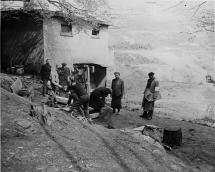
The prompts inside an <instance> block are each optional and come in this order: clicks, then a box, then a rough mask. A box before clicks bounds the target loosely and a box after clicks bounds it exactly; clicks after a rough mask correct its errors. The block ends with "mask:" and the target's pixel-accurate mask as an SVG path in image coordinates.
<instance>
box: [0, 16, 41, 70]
mask: <svg viewBox="0 0 215 172" xmlns="http://www.w3.org/2000/svg"><path fill="white" fill-rule="evenodd" d="M15 17H18V18H15ZM43 58H44V51H43V31H42V22H35V21H34V20H33V19H32V18H31V17H30V16H27V15H26V14H25V15H23V14H19V15H18V16H14V18H13V19H10V20H7V21H6V20H2V28H1V67H2V68H3V69H6V68H7V67H10V66H14V65H24V66H25V71H26V72H28V73H39V71H40V68H41V64H42V63H43Z"/></svg>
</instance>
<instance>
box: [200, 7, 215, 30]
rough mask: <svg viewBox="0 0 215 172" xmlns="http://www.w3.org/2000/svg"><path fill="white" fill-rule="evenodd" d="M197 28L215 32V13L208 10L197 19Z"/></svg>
mask: <svg viewBox="0 0 215 172" xmlns="http://www.w3.org/2000/svg"><path fill="white" fill-rule="evenodd" d="M197 27H198V28H200V29H202V30H204V31H208V32H215V11H214V10H207V11H205V12H203V13H202V15H201V16H200V17H198V19H197Z"/></svg>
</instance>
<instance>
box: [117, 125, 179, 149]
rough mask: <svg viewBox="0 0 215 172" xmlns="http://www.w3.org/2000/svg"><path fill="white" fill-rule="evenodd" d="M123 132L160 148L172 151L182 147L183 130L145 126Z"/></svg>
mask: <svg viewBox="0 0 215 172" xmlns="http://www.w3.org/2000/svg"><path fill="white" fill-rule="evenodd" d="M121 131H123V132H127V133H132V134H133V136H134V137H135V138H141V139H143V140H146V141H147V142H149V143H150V144H153V145H155V146H156V147H159V148H165V149H166V150H169V151H171V150H172V148H174V147H177V146H181V145H182V131H181V128H165V129H163V128H160V127H158V126H155V125H145V126H141V127H137V128H134V129H123V130H121Z"/></svg>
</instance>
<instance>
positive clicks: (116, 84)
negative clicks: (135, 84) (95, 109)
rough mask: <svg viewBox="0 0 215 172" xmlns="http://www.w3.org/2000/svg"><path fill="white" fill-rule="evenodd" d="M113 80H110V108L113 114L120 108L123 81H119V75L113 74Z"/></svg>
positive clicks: (117, 73)
mask: <svg viewBox="0 0 215 172" xmlns="http://www.w3.org/2000/svg"><path fill="white" fill-rule="evenodd" d="M114 75H115V79H113V80H112V84H111V89H112V101H111V107H112V108H113V113H115V112H116V109H117V110H118V112H120V109H121V108H122V102H121V100H122V97H123V95H124V81H123V80H122V79H120V78H119V77H120V73H119V72H114Z"/></svg>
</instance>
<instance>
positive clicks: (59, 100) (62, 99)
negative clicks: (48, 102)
mask: <svg viewBox="0 0 215 172" xmlns="http://www.w3.org/2000/svg"><path fill="white" fill-rule="evenodd" d="M55 98H56V101H57V102H58V103H62V104H65V105H66V104H67V102H68V98H66V97H60V96H55Z"/></svg>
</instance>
